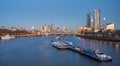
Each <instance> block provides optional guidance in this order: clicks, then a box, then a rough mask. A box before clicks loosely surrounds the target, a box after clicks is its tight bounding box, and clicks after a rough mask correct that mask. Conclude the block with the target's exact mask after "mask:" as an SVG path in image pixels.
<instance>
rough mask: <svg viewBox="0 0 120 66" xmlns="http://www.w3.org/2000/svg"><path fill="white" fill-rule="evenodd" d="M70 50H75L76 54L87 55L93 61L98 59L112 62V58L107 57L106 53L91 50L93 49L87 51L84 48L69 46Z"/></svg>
mask: <svg viewBox="0 0 120 66" xmlns="http://www.w3.org/2000/svg"><path fill="white" fill-rule="evenodd" d="M69 49H70V50H73V51H75V52H78V53H80V54H83V55H86V56H88V57H91V58H93V59H96V60H98V61H101V62H102V61H112V58H111V57H110V56H109V55H106V54H105V53H102V52H100V51H99V50H95V51H94V50H91V49H85V48H82V47H77V46H72V45H70V46H69Z"/></svg>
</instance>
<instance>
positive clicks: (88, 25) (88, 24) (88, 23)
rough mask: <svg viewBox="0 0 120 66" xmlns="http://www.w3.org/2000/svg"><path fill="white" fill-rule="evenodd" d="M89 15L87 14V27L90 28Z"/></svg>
mask: <svg viewBox="0 0 120 66" xmlns="http://www.w3.org/2000/svg"><path fill="white" fill-rule="evenodd" d="M90 16H91V13H90V12H89V13H88V14H87V27H91V26H90V24H91V22H90V20H91V17H90Z"/></svg>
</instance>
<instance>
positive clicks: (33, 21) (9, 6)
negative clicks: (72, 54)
mask: <svg viewBox="0 0 120 66" xmlns="http://www.w3.org/2000/svg"><path fill="white" fill-rule="evenodd" d="M119 3H120V0H0V26H6V27H25V28H30V27H31V26H35V27H36V28H39V27H41V26H42V25H44V24H46V25H48V24H53V25H54V26H55V27H63V26H67V27H68V28H69V29H77V28H78V27H79V26H85V25H86V22H87V20H86V18H87V17H86V15H87V13H88V12H89V11H90V12H92V13H93V14H94V9H100V18H101V25H102V24H103V18H104V17H105V18H106V22H107V23H115V25H116V28H117V29H120V23H119V21H120V7H119V6H120V5H119Z"/></svg>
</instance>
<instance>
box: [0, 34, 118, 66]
mask: <svg viewBox="0 0 120 66" xmlns="http://www.w3.org/2000/svg"><path fill="white" fill-rule="evenodd" d="M55 37H56V36H54V35H53V36H40V37H26V38H15V39H10V40H0V66H120V47H119V45H120V43H119V42H104V41H96V40H88V39H83V38H80V37H76V36H70V35H68V36H65V37H64V38H63V39H62V40H65V41H71V42H73V45H76V46H80V47H83V48H87V49H92V50H96V49H99V50H100V51H102V52H104V53H106V54H107V55H110V56H111V57H112V62H98V61H96V60H94V59H92V58H89V57H86V56H84V55H81V54H78V53H75V52H73V51H70V50H58V49H56V48H54V47H53V46H52V45H51V40H54V39H55Z"/></svg>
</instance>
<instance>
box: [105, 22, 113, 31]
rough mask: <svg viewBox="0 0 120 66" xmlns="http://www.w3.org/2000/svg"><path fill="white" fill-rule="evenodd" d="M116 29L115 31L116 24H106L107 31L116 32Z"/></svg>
mask: <svg viewBox="0 0 120 66" xmlns="http://www.w3.org/2000/svg"><path fill="white" fill-rule="evenodd" d="M114 29H115V24H114V23H109V24H106V30H114Z"/></svg>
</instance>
